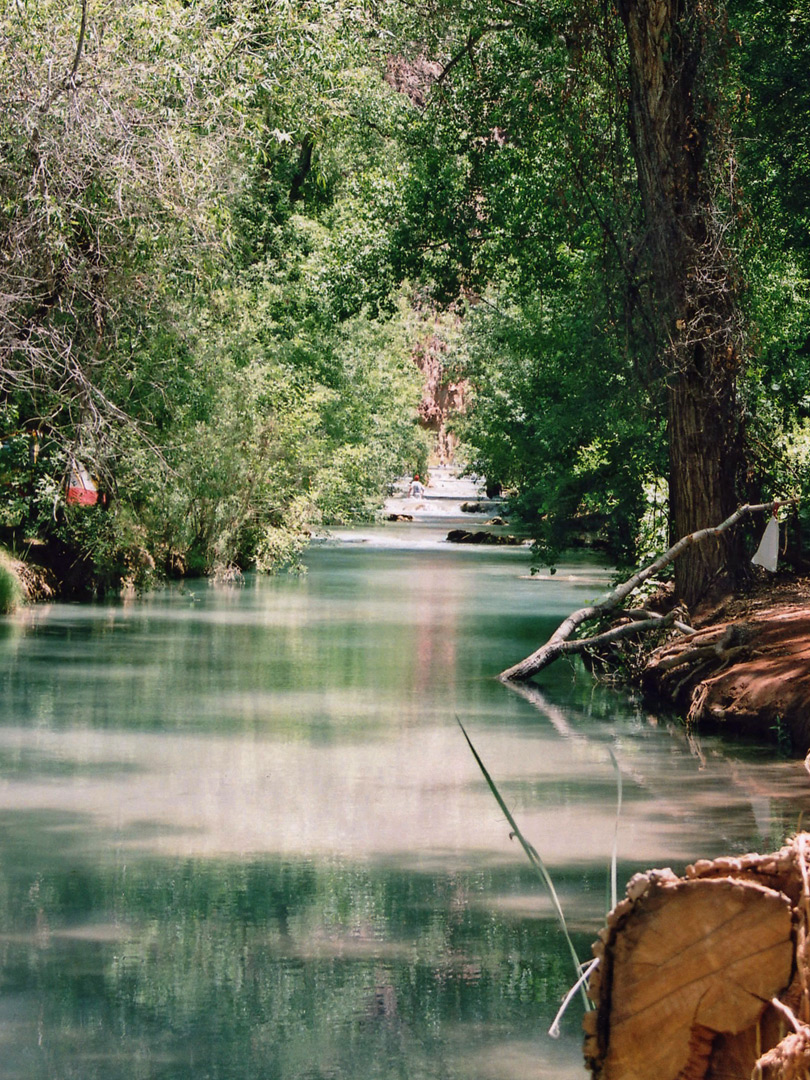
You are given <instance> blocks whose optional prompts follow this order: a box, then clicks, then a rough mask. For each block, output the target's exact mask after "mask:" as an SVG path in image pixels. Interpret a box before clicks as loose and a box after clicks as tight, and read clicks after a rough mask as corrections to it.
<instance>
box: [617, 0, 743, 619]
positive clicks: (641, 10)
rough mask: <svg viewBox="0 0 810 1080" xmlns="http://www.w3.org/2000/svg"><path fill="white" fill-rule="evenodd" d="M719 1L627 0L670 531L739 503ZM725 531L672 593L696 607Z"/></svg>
mask: <svg viewBox="0 0 810 1080" xmlns="http://www.w3.org/2000/svg"><path fill="white" fill-rule="evenodd" d="M718 9H719V4H718V3H716V2H714V0H692V2H689V0H621V2H620V3H619V11H620V14H621V18H622V21H623V23H624V26H625V29H626V33H627V42H628V48H629V64H630V122H631V137H632V142H633V148H634V153H635V158H636V167H637V171H638V180H639V188H640V192H641V197H642V202H643V206H644V214H645V219H646V234H645V237H644V242H645V245H646V247H647V250H648V254H649V259H650V268H651V273H652V278H653V284H654V287H655V295H656V300H657V304H658V318H659V322H660V329H661V335H662V341H663V343H664V344H663V350H664V357H663V359H664V368H665V373H666V383H667V394H668V431H669V447H670V528H671V535H672V536H673V537H679V536H686V535H687V534H688V533H692V532H695V531H696V530H698V529H702V528H705V527H706V526H708V525H710V524H711V523H712V522H714V521H720V520H722V519H723V518H726V517H727V516H728V515H729V513H730V512H731V511H732V510H733V508H734V505H735V502H736V490H735V482H734V481H735V476H736V472H737V462H738V459H739V446H740V437H741V430H740V418H739V411H738V409H737V402H736V376H737V371H738V369H739V366H740V355H741V352H740V347H739V343H738V339H739V332H738V325H737V305H736V300H735V288H734V281H733V274H732V272H731V270H730V268H729V262H728V254H727V249H726V246H725V243H724V228H725V227H724V223H723V221H722V219H721V215H720V213H719V211H718V209H717V207H716V205H715V199H714V183H715V180H716V174H717V171H718V170H717V168H716V166H715V164H714V162H715V161H716V160H717V158H716V156H715V155H714V148H713V146H712V139H713V136H714V130H713V127H712V123H713V122H710V121H709V120H707V116H708V115H709V114H711V111H712V110H711V108H710V107H709V96H710V95H709V94H708V90H707V86H706V72H707V70H709V69H710V68H711V65H712V61H713V60H714V61H716V59H717V58H716V56H711V55H710V49H711V48H713V45H714V43H716V42H717V41H718V40H719V38H720V36H721V31H720V30H719V29H718V27H720V26H722V19H721V18H720V15H719V11H718ZM730 543H733V541H730V539H729V538H727V537H722V538H720V539H718V541H717V542H716V543H714V544H713V545H712V546H706V547H703V548H701V549H699V550H698V549H695V550H694V551H693V552H690V553H688V554H687V555H685V556H684V558H683V559H682V560H681V561H680V562H679V563H678V564H677V567H676V589H677V592H678V595H679V596H680V598H681V599H683V600H685V601H686V603H687V604H693V603H694V602H695V601H696V600H697V599H699V597H700V596H701V595H703V594H704V593H705V591H706V590H707V588H708V587H709V586H710V585H711V583H712V581H713V580H714V579H715V577H716V576H717V575H718V574H719V573H720V572H721V571H722V570H724V569H725V568H726V567H728V566H733V564H734V562H735V560H734V558H733V552H732V550H731V549H730V547H729V544H730Z"/></svg>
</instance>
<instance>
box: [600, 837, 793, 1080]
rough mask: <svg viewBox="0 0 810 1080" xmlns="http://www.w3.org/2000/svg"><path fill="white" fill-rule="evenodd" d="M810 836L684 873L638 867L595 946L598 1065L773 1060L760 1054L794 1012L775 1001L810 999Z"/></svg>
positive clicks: (660, 1077) (727, 1070) (621, 1078)
mask: <svg viewBox="0 0 810 1080" xmlns="http://www.w3.org/2000/svg"><path fill="white" fill-rule="evenodd" d="M807 841H808V838H807V837H806V835H805V834H803V838H801V841H800V839H799V838H797V841H795V842H794V846H792V847H791V848H789V849H783V851H782V852H780V853H777V855H776V856H746V857H745V858H744V859H741V860H719V861H718V863H716V864H715V863H708V862H706V863H702V864H699V866H698V868H695V867H691V868H689V871H688V872H687V876H685V877H684V878H677V877H675V875H674V874H672V872H671V871H650V872H648V873H647V874H645V875H638V876H637V877H636V878H635V879H633V881H632V882H631V883H630V885H629V886H628V899H626V900H624V901H622V903H621V904H619V905H618V906H617V907H616V909H615V910H614V911H613V912H612V913H611V915H610V917H609V919H608V925H607V927H606V929H605V930H604V931H603V932H602V934H601V935H600V936H601V941H600V942H599V943H598V944H597V946H595V949H594V951H595V953H596V955H597V956H598V957H599V961H600V962H599V967H598V969H597V971H596V973H595V975H594V976H593V977H592V979H591V983H590V988H589V993H590V995H591V997H592V998H593V1000H594V1002H595V1004H596V1006H597V1009H596V1012H595V1013H591V1014H590V1015H589V1016H587V1017H586V1032H587V1038H586V1045H585V1056H586V1060H587V1062H588V1065H589V1067H590V1069H591V1072H592V1074H593V1076H594V1077H596V1078H598V1080H720V1078H721V1077H722V1078H724V1080H725V1078H729V1080H730V1078H732V1077H734V1078H740V1080H748V1078H749V1077H751V1076H752V1073H755V1074H756V1075H762V1072H761V1071H760V1070H762V1069H763V1067H765V1066H767V1065H770V1066H771V1069H773V1060H774V1059H773V1058H772V1059H770V1060H767V1061H766V1059H765V1058H764V1057H763V1054H764V1053H765V1052H766V1051H768V1050H771V1049H772V1048H774V1047H776V1046H777V1045H781V1042H780V1040H783V1037H784V1036H785V1035H786V1024H785V1019H784V1017H785V1016H790V1017H791V1018H793V1019H794V1020H795V1017H793V1014H792V1013H791V1012H790V1009H788V1008H787V1007H782V1006H780V1003H779V1002H778V1001H777V1002H776V1003H775V1005H772V1004H771V1002H772V1001H773V1000H774V999H777V998H779V997H780V996H782V997H784V999H785V1000H790V1001H792V1003H793V1005H794V1006H798V1005H799V1004H803V1011H805V1012H806V1011H807V1008H808V1002H807V984H808V979H807V971H806V967H807V965H806V955H805V954H806V947H805V945H806V935H805V934H804V933H798V934H797V927H798V928H799V930H801V929H802V927H804V928H805V929H806V923H807V910H808V904H807V899H808V897H807V880H808V875H807V866H806V864H805V861H804V852H805V844H806V843H807ZM797 845H798V846H797ZM780 860H781V861H780ZM775 868H776V869H775ZM797 940H798V941H800V942H802V943H803V944H802V948H801V953H802V955H801V956H800V957H798V961H797ZM799 968H802V969H804V971H803V974H802V977H801V978H799V976H798V975H797V970H798V969H799ZM800 974H801V972H800ZM789 991H790V993H788V992H789ZM777 1006H779V1008H781V1009H782V1012H779V1011H778V1009H777ZM795 1026H797V1028H802V1029H803V1028H804V1025H801V1024H799V1022H798V1021H797V1022H796V1025H795ZM808 1031H810V1029H808ZM794 1034H795V1032H794ZM794 1041H795V1040H794ZM777 1058H778V1056H777ZM794 1060H795V1058H794ZM758 1062H761V1064H759V1065H758ZM769 1075H771V1076H776V1075H777V1072H776V1071H770V1072H769ZM778 1075H782V1074H778ZM784 1075H785V1076H787V1075H788V1074H787V1073H785V1074H784Z"/></svg>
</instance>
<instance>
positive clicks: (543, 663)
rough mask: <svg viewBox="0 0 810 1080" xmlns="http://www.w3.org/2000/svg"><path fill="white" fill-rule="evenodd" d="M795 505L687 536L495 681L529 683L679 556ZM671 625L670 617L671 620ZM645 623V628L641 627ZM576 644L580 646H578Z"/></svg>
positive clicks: (753, 509)
mask: <svg viewBox="0 0 810 1080" xmlns="http://www.w3.org/2000/svg"><path fill="white" fill-rule="evenodd" d="M795 502H798V500H797V499H779V500H778V501H776V502H769V503H759V504H758V505H756V506H750V505H749V504H746V505H745V506H741V507H739V508H738V509H737V510H735V511H734V513H733V514H731V516H730V517H728V518H726V520H725V521H723V522H721V523H720V524H719V525H715V526H713V527H711V528H708V529H699V530H697V531H696V532H693V533H689V535H688V536H684V537H682V538H681V539H680V540H679V541H678V542H677V543H676V544H673V545H672V547H671V548H669V549H668V550H667V551H665V552H664V553H663V555H659V557H658V558H657V559H655V560H654V561H653V562H651V563H649V564H648V565H647V566H645V567H643V568H642V569H641V570H639V571H637V572H636V573H635V574H633V576H632V577H631V578H629V579H628V580H627V581H625V582H622V584H621V585H619V586H617V587H616V588H615V589H614V590H613V591H612V592H610V593H608V594H607V595H606V596H605V598H604V599H603V600H600V601H598V602H597V603H595V604H591V605H589V606H588V607H584V608H580V609H579V610H578V611H575V612H573V613H572V614H571V615H569V616H568V618H567V619H564V620H563V622H561V623H560V625H559V626H558V627H557V629H556V630H555V631H554V633H553V634H552V635H551V637H550V638H549V639H548V641H547V642H546V643H545V645H542V646H541V647H540V648H539V649H537V650H536V651H535V652H533V653H532V654H531V656H527V657H526V659H525V660H521V661H520V663H519V664H514V665H513V666H512V667H510V668H507V669H506V671H502V672H501V674H500V676H499V678H500V680H501V682H512V681H515V682H521V681H522V680H524V679H530V678H531V677H532V676H533V675H536V674H537V673H538V672H539V671H542V670H543V668H545V667H548V665H549V664H551V663H553V662H554V661H555V660H557V659H558V658H559V657H560V656H562V655H563V654H564V653H568V652H580V651H582V650H581V648H579V647H578V643H576V642H570V641H569V639H570V637H571V635H572V634H573V632H574V631H575V630H576V629H577V627H578V626H581V625H582V624H583V623H587V622H591V621H593V620H594V619H598V618H601V617H602V616H603V615H606V614H607V613H608V612H610V611H614V610H615V609H616V608H617V607H618V606H619V604H621V603H622V601H623V600H624V599H626V597H628V596H629V595H630V594H631V593H633V592H635V590H636V589H637V588H639V586H640V585H643V584H644V582H645V581H647V579H648V578H650V577H652V576H653V575H654V574H657V573H659V572H660V571H661V570H663V569H664V567H665V566H669V564H670V563H672V562H674V561H675V559H677V558H678V556H679V555H682V554H683V552H684V551H686V550H687V549H689V548H691V547H692V545H694V544H700V543H701V542H702V541H704V540H706V539H708V538H709V537H713V536H719V535H720V533H724V532H726V531H727V530H728V529H731V528H733V527H734V526H735V525H736V524H737V523H738V522H739V521H741V520H742V518H744V517H746V516H747V515H749V514H756V513H761V512H763V511H766V510H776V509H777V508H778V507H779V506H783V505H787V504H789V503H795ZM663 618H664V617H662V618H660V619H658V620H655V619H653V620H646V621H642V622H638V621H636V622H634V623H631V624H627V626H622V627H618V628H616V629H618V630H621V631H623V633H617V634H615V637H625V636H627V634H629V633H634V632H637V631H640V630H647V629H650V630H652V629H660V627H661V626H662V625H663ZM673 621H674V616H673ZM645 622H646V624H645ZM611 634H613V631H607V633H606V634H602V635H599V637H598V639H597V638H591V639H585V645H583V647H587V645H590V646H593V645H594V644H596V643H599V644H601V643H602V642H603V641H609V640H614V638H612V637H610V636H609V635H611ZM579 644H583V643H582V642H580V643H579Z"/></svg>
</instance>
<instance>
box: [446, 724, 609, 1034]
mask: <svg viewBox="0 0 810 1080" xmlns="http://www.w3.org/2000/svg"><path fill="white" fill-rule="evenodd" d="M456 721H457V723H458V726H459V727H460V728H461V732H462V734H463V735H464V738H465V739H466V740H467V745H468V746H469V748H470V750H471V751H472V755H473V757H474V758H475V760H476V762H477V764H478V768H479V769H480V770H481V772H482V774H483V777H484V779H485V780H486V782H487V786H488V787H489V790H490V791H491V792H492V794H493V795H494V796H495V800H496V802H497V803H498V806H500V808H501V810H502V811H503V815H504V817H505V818H506V820H507V821H508V822H509V824H510V826H511V828H512V835H513V836H514V837H515V838H516V839H517V840H518V841H519V842H520V845H521V847H522V848H523V850H524V851H525V852H526V856H527V857H528V859H529V862H530V863H531V864H532V866H533V867H534V869H535V871H536V872H537V875H538V877H539V878H540V880H541V881H542V883H543V885H545V887H546V888H547V889H548V891H549V893H550V895H551V900H552V903H553V905H554V910H555V911H556V913H557V919H558V921H559V923H560V927H561V929H562V932H563V935H564V937H565V940H566V942H567V944H568V948H569V951H570V953H571V958H572V960H573V962H574V970H575V971H576V976H577V978H576V982H575V983H574V985H573V986H572V987H571V989H570V990H569V992H568V994H567V995H566V997H565V1000H564V1001H563V1003H562V1005H561V1006H560V1009H559V1011H558V1013H557V1015H556V1016H555V1018H554V1022H553V1023H552V1025H551V1027H550V1028H549V1032H548V1033H549V1035H551V1037H552V1038H554V1039H556V1038H559V1034H560V1020H561V1019H562V1016H563V1014H564V1013H565V1010H566V1009H567V1008H568V1005H569V1004H570V1002H571V1000H572V999H573V998H574V996H575V995H576V993H577V992H579V993H580V994H581V995H582V1000H583V1002H584V1004H585V1008H586V1010H591V1009H593V1008H594V1006H593V1003H592V1002H591V1000H590V998H589V997H588V995H587V993H586V990H585V986H586V983H587V981H588V978H589V977H590V975H591V972H592V971H593V970H594V969H595V967H596V965H597V964H598V963H599V961H598V960H591V961H589V962H588V963H586V964H583V963H582V962H581V961H580V959H579V956H578V955H577V951H576V949H575V948H574V943H573V941H572V940H571V935H570V934H569V932H568V926H567V924H566V921H565V914H564V913H563V909H562V904H561V903H560V898H559V896H558V895H557V890H556V889H555V888H554V882H553V881H552V880H551V875H550V874H549V872H548V870H547V868H546V865H545V863H544V862H543V860H542V859H541V858H540V856H539V854H538V853H537V849H536V848H535V847H534V845H533V844H530V843H529V841H528V840H527V839H526V838H525V836H524V835H523V833H522V832H521V831H520V828H519V827H518V824H517V822H516V821H515V819H514V817H513V816H512V813H511V811H510V810H509V807H508V806H507V805H506V803H505V802H504V800H503V796H502V795H501V793H500V791H498V788H497V786H496V784H495V781H494V780H493V779H492V777H491V776H490V775H489V772H488V770H487V768H486V766H485V765H484V763H483V761H482V760H481V758H480V756H479V754H478V751H477V750H476V749H475V747H474V746H473V743H472V740H471V739H470V736H469V735H468V734H467V730H466V728H465V727H464V725H463V724H462V722H461V720H459V718H458V717H456ZM608 753H609V754H610V760H611V762H612V763H613V768H614V770H615V772H616V787H617V799H616V827H615V830H614V836H613V852H612V855H611V859H610V903H609V907H610V908H614V907H615V906H616V903H617V900H618V887H617V886H618V882H617V851H618V836H619V821H620V820H621V813H622V774H621V770H620V768H619V763H618V761H617V760H616V755H615V754H614V753H613V751H612V750H611V749H610V748H608Z"/></svg>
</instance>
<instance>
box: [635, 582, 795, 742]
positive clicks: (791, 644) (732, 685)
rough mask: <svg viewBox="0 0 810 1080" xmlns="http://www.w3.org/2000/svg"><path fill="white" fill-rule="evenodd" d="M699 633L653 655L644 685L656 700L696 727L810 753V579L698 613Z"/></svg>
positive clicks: (768, 586)
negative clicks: (722, 729) (720, 728)
mask: <svg viewBox="0 0 810 1080" xmlns="http://www.w3.org/2000/svg"><path fill="white" fill-rule="evenodd" d="M693 625H694V626H695V628H696V630H697V633H696V634H694V635H692V636H690V637H686V638H684V637H681V638H679V639H678V640H676V641H672V642H671V643H669V644H668V645H666V646H664V647H662V648H659V649H657V650H656V651H655V653H654V654H653V655H652V657H651V659H650V661H649V663H648V664H647V666H646V668H645V670H644V672H643V674H642V677H641V681H642V686H643V688H644V690H645V692H646V693H647V694H649V695H651V696H656V697H659V698H662V699H664V700H666V701H668V702H672V704H673V705H674V706H675V707H676V708H677V709H678V710H680V711H682V712H683V713H684V715H685V716H686V717H687V719H688V721H689V722H690V723H696V724H700V725H701V726H707V725H714V726H716V725H722V726H724V727H728V728H733V729H734V730H736V731H740V732H743V733H750V734H755V735H757V736H763V735H765V736H768V737H771V738H773V739H774V740H776V741H778V742H779V743H780V744H781V745H783V746H784V748H785V749H786V750H788V749H789V750H790V751H791V752H792V753H794V754H805V753H807V751H808V750H810V577H806V576H798V575H787V574H784V575H779V576H778V577H767V578H766V577H763V578H757V579H756V580H752V581H751V582H749V584H748V586H747V587H746V588H745V589H744V590H743V591H741V592H739V593H737V594H736V595H735V596H733V597H730V598H728V599H726V600H724V601H721V602H720V603H717V604H714V605H705V606H704V607H702V608H701V609H698V610H697V611H696V612H695V614H694V617H693Z"/></svg>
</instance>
